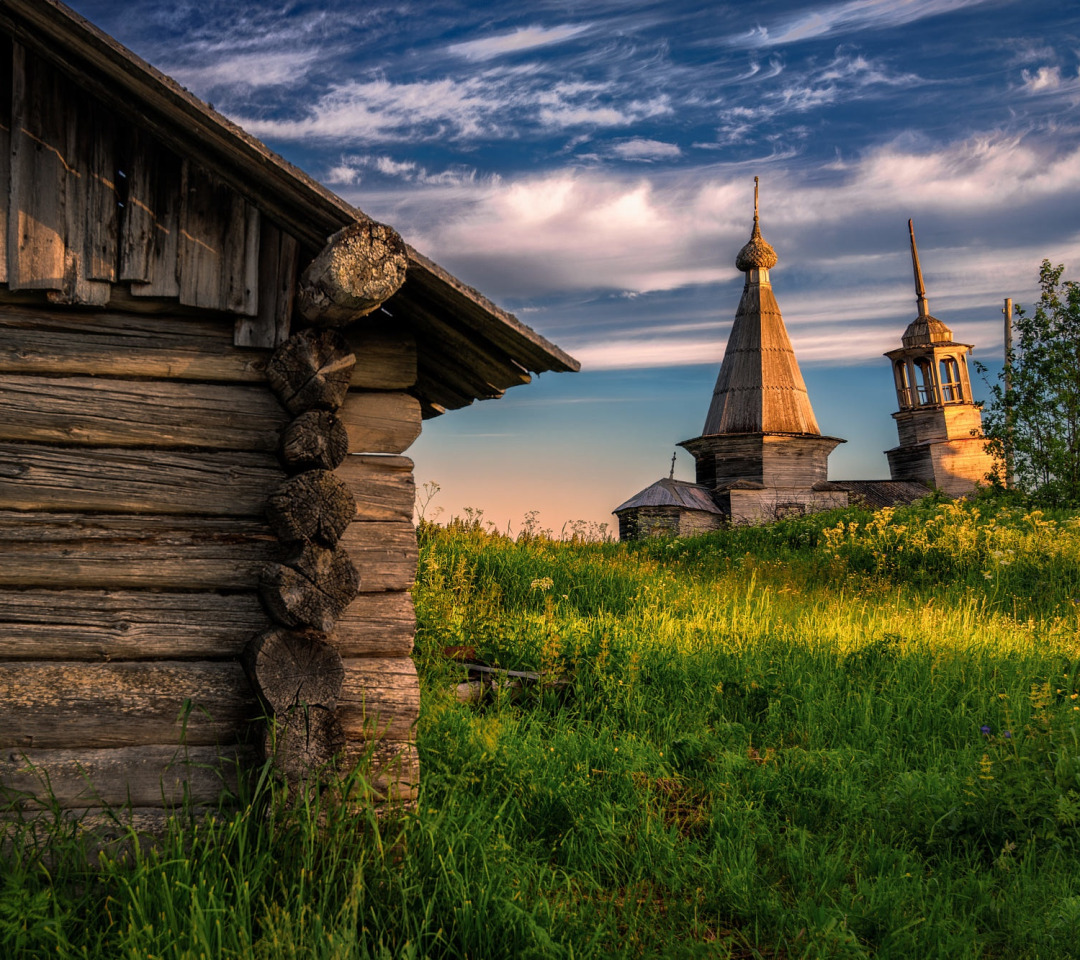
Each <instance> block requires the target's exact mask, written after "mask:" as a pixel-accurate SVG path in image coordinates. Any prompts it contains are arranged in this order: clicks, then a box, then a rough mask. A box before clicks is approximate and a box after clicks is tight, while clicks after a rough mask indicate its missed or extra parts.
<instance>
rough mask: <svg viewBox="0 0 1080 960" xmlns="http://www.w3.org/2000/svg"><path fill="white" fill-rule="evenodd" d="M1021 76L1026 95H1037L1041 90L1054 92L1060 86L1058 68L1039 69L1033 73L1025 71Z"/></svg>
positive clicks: (1059, 71)
mask: <svg viewBox="0 0 1080 960" xmlns="http://www.w3.org/2000/svg"><path fill="white" fill-rule="evenodd" d="M1022 76H1023V78H1024V89H1025V90H1026V91H1027V92H1028V93H1039V92H1041V91H1043V90H1056V89H1057V88H1058V87H1060V86H1061V68H1060V67H1039V69H1038V70H1036V71H1034V72H1032V71H1031V70H1025V71H1023V74H1022Z"/></svg>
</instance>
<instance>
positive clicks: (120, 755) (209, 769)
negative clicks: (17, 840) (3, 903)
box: [0, 744, 256, 809]
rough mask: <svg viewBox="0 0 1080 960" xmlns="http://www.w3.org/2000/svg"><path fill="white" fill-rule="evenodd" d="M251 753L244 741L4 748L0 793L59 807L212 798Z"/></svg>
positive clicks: (226, 790) (28, 804) (225, 790)
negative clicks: (64, 747) (91, 746)
mask: <svg viewBox="0 0 1080 960" xmlns="http://www.w3.org/2000/svg"><path fill="white" fill-rule="evenodd" d="M255 753H256V751H255V749H254V748H253V747H250V746H243V745H231V746H223V747H217V746H198V747H196V746H182V745H181V746H178V745H176V744H167V745H148V746H138V747H114V748H112V749H105V750H101V749H96V750H95V749H82V750H67V749H65V750H42V749H35V748H30V749H26V750H18V749H8V750H5V751H4V752H3V754H0V797H6V798H7V799H10V800H14V801H15V802H16V803H19V804H20V805H21V806H23V807H24V808H28V809H34V808H35V807H39V806H41V805H43V804H42V800H41V799H40V798H41V797H42V796H47V797H48V798H49V802H50V803H55V804H56V805H57V806H59V807H60V808H62V809H70V808H86V807H95V806H112V807H124V806H128V805H131V806H136V807H168V806H174V805H179V804H181V803H183V802H185V801H186V802H188V803H195V804H215V803H217V802H218V801H219V800H220V799H221V798H222V795H223V794H224V795H230V794H231V795H235V793H236V789H237V785H238V783H237V781H238V773H239V771H240V769H241V768H242V767H245V766H249V765H250V764H251V761H252V760H254V759H255ZM20 801H21V802H20Z"/></svg>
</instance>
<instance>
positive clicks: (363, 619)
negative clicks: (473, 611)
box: [0, 590, 416, 659]
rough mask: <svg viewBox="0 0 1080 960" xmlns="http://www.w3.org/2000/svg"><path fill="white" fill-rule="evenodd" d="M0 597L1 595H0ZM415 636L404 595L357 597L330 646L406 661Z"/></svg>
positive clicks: (346, 654) (413, 614) (411, 610)
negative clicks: (404, 659) (404, 658)
mask: <svg viewBox="0 0 1080 960" xmlns="http://www.w3.org/2000/svg"><path fill="white" fill-rule="evenodd" d="M0 596H2V594H0ZM415 635H416V612H415V610H414V608H413V599H412V596H411V595H410V594H409V593H407V592H406V591H404V590H402V591H397V592H393V593H361V594H359V595H358V596H357V598H356V599H355V600H354V601H353V602H352V603H350V604H349V605H348V607H346V608H345V612H344V613H343V614H342V615H341V619H339V620H338V622H337V623H336V624H335V626H334V632H333V633H332V634H331V638H330V639H331V642H332V643H333V644H334V646H335V647H337V649H338V652H340V654H341V655H342V656H343V657H346V658H349V659H356V658H358V657H387V658H395V657H407V656H409V654H411V653H412V649H413V637H414V636H415Z"/></svg>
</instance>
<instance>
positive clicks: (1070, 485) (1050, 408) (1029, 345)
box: [981, 260, 1080, 507]
mask: <svg viewBox="0 0 1080 960" xmlns="http://www.w3.org/2000/svg"><path fill="white" fill-rule="evenodd" d="M1064 269H1065V268H1064V266H1062V265H1060V264H1059V265H1058V266H1056V267H1054V266H1051V264H1050V261H1049V260H1044V261H1043V262H1042V267H1041V269H1040V270H1039V287H1040V289H1041V295H1040V297H1039V302H1038V303H1037V304H1036V306H1035V312H1034V313H1032V314H1029V313H1027V312H1025V310H1024V309H1023V308H1022V307H1018V308H1017V310H1016V318H1015V320H1014V322H1013V334H1014V338H1013V349H1012V352H1011V357H1010V359H1011V361H1012V372H1011V378H1010V382H1009V389H1006V379H1005V371H1002V373H1001V374H1000V375H999V376H998V382H997V383H994V384H990V392H991V401H990V403H989V405H988V406H987V408H986V409H985V410H984V411H983V432H984V434H985V436H986V438H987V439H988V441H989V443H988V449H989V450H990V451H991V452H992V453H993V454H994V455H995V456H996V457H997V458H998V459H999V462H1001V463H1004V460H1005V454H1006V452H1008V453H1009V454H1010V459H1011V462H1012V474H1013V480H1014V484H1015V486H1016V487H1017V488H1018V489H1019V490H1021V491H1022V492H1023V493H1025V494H1027V495H1028V496H1030V497H1031V498H1032V499H1033V500H1034V501H1035V502H1036V503H1038V504H1040V505H1044V506H1048V507H1068V506H1078V505H1080V284H1077V283H1076V281H1073V280H1065V281H1063V280H1062V279H1061V275H1062V273H1063V272H1064ZM981 369H984V370H985V368H981ZM997 479H998V481H999V482H1001V481H1003V480H1004V475H1003V471H1002V475H1000V476H999V477H998V478H997Z"/></svg>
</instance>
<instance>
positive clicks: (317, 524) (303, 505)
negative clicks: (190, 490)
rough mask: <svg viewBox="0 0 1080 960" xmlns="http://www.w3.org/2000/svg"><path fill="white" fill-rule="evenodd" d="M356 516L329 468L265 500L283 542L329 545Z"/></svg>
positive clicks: (290, 483) (310, 473) (289, 482)
mask: <svg viewBox="0 0 1080 960" xmlns="http://www.w3.org/2000/svg"><path fill="white" fill-rule="evenodd" d="M0 490H2V488H0ZM355 516H356V500H355V499H353V495H352V493H351V492H350V490H349V487H348V486H347V485H346V484H345V483H344V482H343V481H342V480H339V479H338V478H337V477H336V476H335V475H334V473H333V472H332V471H330V470H308V471H307V472H305V473H301V474H299V475H297V476H295V477H292V478H290V479H289V480H286V481H285V482H284V483H283V484H281V486H280V487H278V488H277V490H275V491H274V492H273V493H272V494H271V495H270V499H269V500H267V501H266V518H267V520H268V521H269V523H270V529H272V530H273V531H274V533H276V534H277V536H278V539H279V540H281V541H282V542H283V543H304V542H311V543H315V544H319V545H320V546H323V547H332V546H334V544H336V543H337V542H338V540H340V539H341V535H342V533H344V532H345V528H346V527H347V526H348V525H349V524H350V523H351V522H352V520H353V518H354V517H355Z"/></svg>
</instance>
